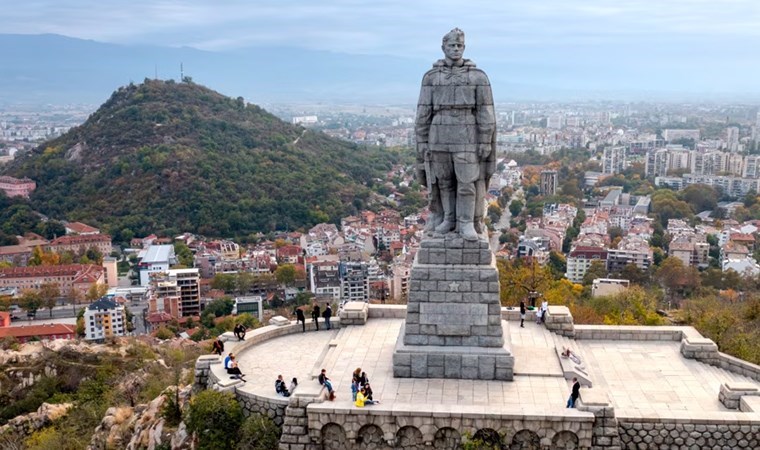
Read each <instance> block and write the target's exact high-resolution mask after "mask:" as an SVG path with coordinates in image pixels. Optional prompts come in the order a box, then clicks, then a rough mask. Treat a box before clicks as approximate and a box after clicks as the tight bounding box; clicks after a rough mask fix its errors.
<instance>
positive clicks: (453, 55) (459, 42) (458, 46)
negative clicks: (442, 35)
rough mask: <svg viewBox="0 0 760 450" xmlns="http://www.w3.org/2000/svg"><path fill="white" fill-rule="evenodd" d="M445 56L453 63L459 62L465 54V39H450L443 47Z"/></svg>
mask: <svg viewBox="0 0 760 450" xmlns="http://www.w3.org/2000/svg"><path fill="white" fill-rule="evenodd" d="M441 48H442V49H443V54H444V55H446V57H447V58H449V59H450V60H452V61H459V60H460V59H462V55H463V54H464V40H463V39H449V40H448V41H446V42H444V43H443V45H442V46H441Z"/></svg>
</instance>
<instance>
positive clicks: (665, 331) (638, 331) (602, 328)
mask: <svg viewBox="0 0 760 450" xmlns="http://www.w3.org/2000/svg"><path fill="white" fill-rule="evenodd" d="M685 328H691V327H658V326H652V327H649V326H638V325H617V326H612V325H577V324H576V325H575V339H579V340H580V339H584V340H612V341H680V340H681V339H683V336H684V329H685ZM692 330H693V328H692ZM694 331H695V332H696V330H694ZM697 334H699V333H697Z"/></svg>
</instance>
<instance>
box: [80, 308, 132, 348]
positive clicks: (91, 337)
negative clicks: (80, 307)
mask: <svg viewBox="0 0 760 450" xmlns="http://www.w3.org/2000/svg"><path fill="white" fill-rule="evenodd" d="M126 332H127V313H126V311H125V310H124V307H123V306H121V305H119V304H118V303H116V302H115V301H113V300H109V299H107V298H101V299H100V300H98V301H96V302H93V303H92V304H91V305H90V306H88V307H87V309H86V310H85V311H84V333H85V339H86V340H88V341H102V340H104V339H108V338H112V337H116V336H124V335H125V334H126Z"/></svg>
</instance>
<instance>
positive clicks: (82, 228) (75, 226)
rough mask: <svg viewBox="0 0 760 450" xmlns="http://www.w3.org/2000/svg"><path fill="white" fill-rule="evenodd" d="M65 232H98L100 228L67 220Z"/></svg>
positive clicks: (83, 233) (82, 233)
mask: <svg viewBox="0 0 760 450" xmlns="http://www.w3.org/2000/svg"><path fill="white" fill-rule="evenodd" d="M66 234H80V235H89V234H100V230H98V229H97V228H95V227H91V226H89V225H86V224H84V223H82V222H69V223H67V224H66Z"/></svg>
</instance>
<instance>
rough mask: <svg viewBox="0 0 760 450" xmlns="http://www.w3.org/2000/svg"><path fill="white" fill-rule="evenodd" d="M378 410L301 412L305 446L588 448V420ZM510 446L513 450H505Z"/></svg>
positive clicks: (340, 407) (568, 415) (326, 406)
mask: <svg viewBox="0 0 760 450" xmlns="http://www.w3.org/2000/svg"><path fill="white" fill-rule="evenodd" d="M383 408H384V406H383V405H374V406H368V407H365V408H354V407H352V406H351V405H350V404H342V403H341V404H332V403H321V404H312V405H309V407H308V408H307V413H308V423H309V427H308V428H309V436H310V438H311V443H312V444H313V445H316V446H318V448H321V449H324V450H338V449H339V450H353V449H366V448H380V449H387V448H394V449H405V450H408V449H420V450H421V449H423V448H425V449H428V448H434V449H436V450H439V449H440V450H446V449H451V450H453V449H457V448H459V445H460V443H461V442H462V437H463V436H464V435H465V433H467V434H469V435H470V436H479V437H482V438H485V439H486V440H488V441H491V440H492V439H493V440H498V442H499V443H500V444H501V445H503V446H505V447H509V448H541V449H549V448H562V449H565V448H570V449H579V450H580V449H584V450H588V449H591V448H592V443H591V440H592V428H593V423H594V416H593V414H589V413H584V412H582V411H578V410H572V409H570V410H565V411H562V410H560V411H561V412H558V413H547V412H546V411H538V410H536V411H529V410H525V409H520V408H515V409H510V408H509V407H507V406H502V405H493V406H480V407H478V406H461V407H459V408H458V411H452V410H451V407H450V406H448V405H426V407H425V409H426V410H424V411H423V410H421V409H420V407H418V406H416V405H409V404H404V405H394V406H392V407H389V408H387V409H383ZM511 446H514V447H511Z"/></svg>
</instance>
